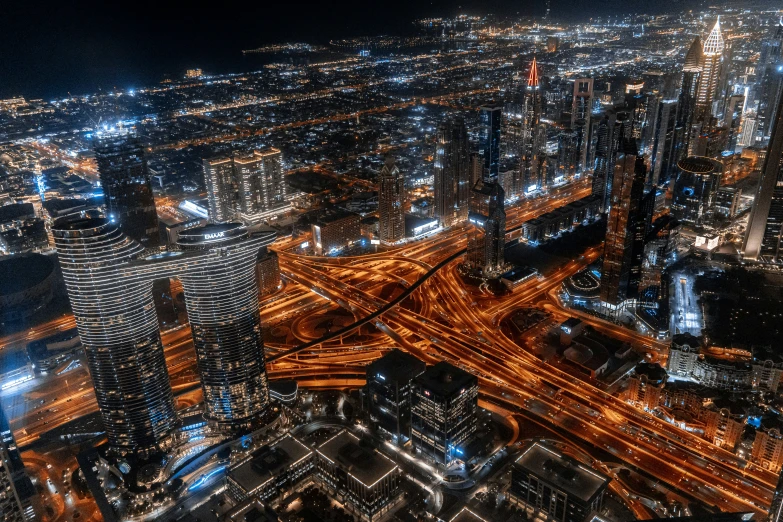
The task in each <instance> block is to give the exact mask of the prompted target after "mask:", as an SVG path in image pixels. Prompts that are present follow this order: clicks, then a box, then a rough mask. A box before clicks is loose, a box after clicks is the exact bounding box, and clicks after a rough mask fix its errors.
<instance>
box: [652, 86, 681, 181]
mask: <svg viewBox="0 0 783 522" xmlns="http://www.w3.org/2000/svg"><path fill="white" fill-rule="evenodd" d="M657 109H658V115H657V117H656V118H655V129H654V132H653V142H652V151H651V158H650V159H651V167H650V170H651V173H650V176H649V181H650V186H651V187H656V186H661V185H664V184H665V183H667V182H668V181H669V178H670V177H671V168H672V165H673V164H674V154H675V139H676V128H677V100H662V101H661V102H660V103H659V104H658V106H657Z"/></svg>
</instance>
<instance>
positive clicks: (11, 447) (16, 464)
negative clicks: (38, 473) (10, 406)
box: [0, 410, 36, 522]
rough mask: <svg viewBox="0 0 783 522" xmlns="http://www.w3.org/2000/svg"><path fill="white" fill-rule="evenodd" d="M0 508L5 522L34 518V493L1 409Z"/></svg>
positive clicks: (24, 521) (21, 521)
mask: <svg viewBox="0 0 783 522" xmlns="http://www.w3.org/2000/svg"><path fill="white" fill-rule="evenodd" d="M0 438H2V440H0V510H2V518H3V521H4V522H32V521H33V520H36V516H35V515H36V514H35V510H34V509H33V504H32V500H33V497H34V496H35V495H36V491H35V487H34V486H33V483H32V481H31V480H30V477H29V476H28V475H27V471H26V470H25V467H24V462H22V456H21V455H20V454H19V448H18V447H17V446H16V440H14V434H13V432H12V431H11V426H10V425H9V424H8V419H7V418H6V416H5V413H4V412H3V411H2V410H0Z"/></svg>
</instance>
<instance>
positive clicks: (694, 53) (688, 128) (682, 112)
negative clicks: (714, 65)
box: [674, 36, 703, 162]
mask: <svg viewBox="0 0 783 522" xmlns="http://www.w3.org/2000/svg"><path fill="white" fill-rule="evenodd" d="M702 47H703V46H702V43H701V39H700V38H699V37H698V36H697V37H696V39H695V40H694V41H693V43H692V44H691V47H690V49H688V54H686V55H685V64H684V65H683V68H682V79H681V86H680V95H679V98H678V100H677V130H676V135H677V137H676V140H675V142H676V144H675V147H676V151H675V153H674V154H675V157H674V161H675V162H677V161H679V160H681V159H683V158H685V157H686V156H688V155H689V154H690V153H691V139H692V138H693V136H694V135H698V129H696V130H694V128H693V126H694V123H695V121H694V117H695V115H696V99H697V98H698V96H699V79H700V78H701V61H702Z"/></svg>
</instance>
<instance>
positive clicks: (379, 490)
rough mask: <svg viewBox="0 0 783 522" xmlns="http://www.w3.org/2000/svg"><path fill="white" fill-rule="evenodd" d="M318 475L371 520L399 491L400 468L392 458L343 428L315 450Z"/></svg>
mask: <svg viewBox="0 0 783 522" xmlns="http://www.w3.org/2000/svg"><path fill="white" fill-rule="evenodd" d="M316 451H317V454H318V476H319V478H320V479H321V481H322V482H323V483H324V485H325V486H326V487H327V489H328V491H329V494H330V495H331V496H332V497H333V498H335V500H337V501H338V502H348V503H350V504H352V505H353V506H355V507H356V508H357V510H358V511H359V512H360V513H361V514H362V518H363V519H365V520H368V521H369V522H372V521H373V520H376V519H377V518H378V517H379V516H381V515H382V514H383V513H385V512H386V511H388V510H389V509H390V508H391V506H392V505H393V504H394V501H395V500H396V498H397V497H398V494H399V483H400V474H401V471H400V468H399V466H397V464H395V463H394V461H393V460H391V459H390V458H388V457H387V456H385V455H383V454H382V453H380V452H378V451H377V450H375V449H373V448H372V447H370V446H368V445H365V444H364V443H362V441H361V440H360V439H359V438H358V437H357V436H355V435H353V434H352V433H350V432H348V431H346V430H342V431H340V432H339V433H338V434H337V435H335V436H333V437H332V438H330V439H329V440H327V441H326V442H324V443H323V444H321V446H319V447H318V449H317V450H316Z"/></svg>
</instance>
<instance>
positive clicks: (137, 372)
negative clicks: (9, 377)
mask: <svg viewBox="0 0 783 522" xmlns="http://www.w3.org/2000/svg"><path fill="white" fill-rule="evenodd" d="M53 234H54V238H55V244H56V246H57V251H58V255H59V258H60V264H61V266H62V271H63V277H64V279H65V284H66V288H67V290H68V296H69V298H70V301H71V307H72V309H73V312H74V315H75V317H76V325H77V328H78V330H79V336H80V337H81V340H82V343H83V344H84V347H85V350H86V352H87V361H88V365H89V368H90V374H91V375H92V378H93V384H94V386H95V395H96V399H97V401H98V406H99V409H100V411H101V416H102V418H103V423H104V425H105V427H106V434H107V437H108V439H109V445H110V446H111V447H112V448H113V449H114V450H116V451H118V452H120V453H124V452H141V453H146V452H149V451H152V450H155V449H157V448H160V447H162V446H164V445H165V444H166V443H167V440H168V438H169V434H170V433H171V430H172V429H173V427H174V424H175V422H176V417H175V413H174V403H173V397H172V392H171V386H170V385H169V380H168V373H167V370H166V361H165V358H164V356H163V346H162V344H161V338H160V332H159V330H158V322H157V317H156V314H155V309H154V307H153V306H152V284H153V282H154V281H155V280H157V279H162V278H168V277H178V278H179V279H180V281H181V282H182V286H183V287H184V290H185V292H184V294H185V305H186V307H187V311H188V318H189V320H190V326H191V331H192V337H193V344H194V346H195V351H196V358H197V366H198V370H199V373H200V375H201V387H202V391H203V394H204V403H205V408H206V410H205V416H206V417H207V418H208V419H209V420H211V421H213V422H214V423H216V424H217V425H218V426H221V427H222V426H225V427H228V428H245V427H247V426H249V425H250V424H251V423H252V422H254V421H255V420H256V419H257V418H258V417H260V416H262V415H263V414H264V413H265V412H266V409H267V405H268V402H269V400H268V393H267V380H266V370H265V365H264V350H263V345H262V338H261V325H260V319H259V314H258V284H257V281H256V273H255V269H256V258H257V254H258V251H259V250H260V249H261V248H262V247H265V246H267V245H269V244H270V243H271V242H272V241H273V240H274V238H275V232H269V231H266V232H258V233H256V232H254V233H252V234H251V231H250V230H249V229H247V228H245V227H243V226H241V225H239V224H237V223H232V224H225V225H206V226H204V227H201V228H193V229H189V230H186V231H183V232H181V233H180V235H179V240H178V247H179V249H180V251H179V252H171V253H166V254H156V255H153V256H149V257H142V251H143V248H142V247H141V246H140V245H139V244H138V243H137V242H135V241H133V240H131V239H129V238H128V237H127V236H125V235H124V234H122V233H121V232H120V231H119V229H118V228H117V226H116V225H114V224H112V223H111V222H110V221H109V220H106V219H80V220H76V221H66V222H63V223H56V224H55V227H54V228H53Z"/></svg>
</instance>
